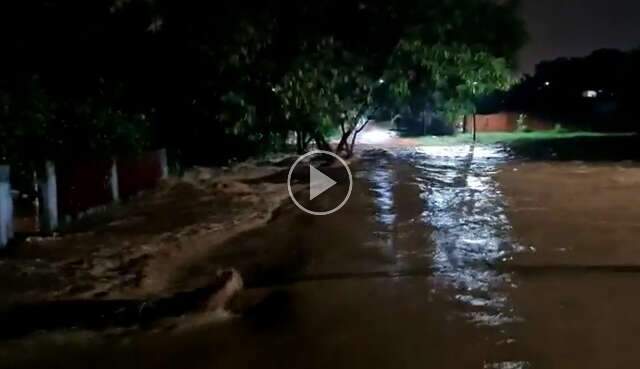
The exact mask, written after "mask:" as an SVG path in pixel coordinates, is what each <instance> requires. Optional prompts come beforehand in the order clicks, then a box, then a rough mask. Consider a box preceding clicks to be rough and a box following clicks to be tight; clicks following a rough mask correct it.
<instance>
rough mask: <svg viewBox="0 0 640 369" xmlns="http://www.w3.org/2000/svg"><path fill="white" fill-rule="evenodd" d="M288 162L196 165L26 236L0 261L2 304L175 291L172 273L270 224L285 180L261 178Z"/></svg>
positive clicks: (282, 196)
mask: <svg viewBox="0 0 640 369" xmlns="http://www.w3.org/2000/svg"><path fill="white" fill-rule="evenodd" d="M289 161H290V160H283V161H281V162H279V163H275V162H274V163H268V164H269V165H264V164H263V165H256V164H246V163H245V164H242V165H238V166H236V167H233V168H231V169H227V170H222V169H220V170H214V169H205V168H196V169H194V170H191V171H190V172H188V173H186V174H185V175H184V176H183V178H179V179H178V178H172V179H169V180H167V181H166V182H164V183H163V184H162V185H161V186H160V187H159V188H158V189H156V190H155V191H152V192H149V193H146V194H144V195H142V196H141V197H139V198H137V199H134V200H132V201H130V202H128V203H126V204H123V205H121V206H118V207H115V208H113V209H110V210H109V211H108V212H106V213H104V214H101V215H99V216H97V217H94V218H93V219H89V220H87V221H85V222H84V224H80V225H76V226H74V227H73V228H72V229H69V230H67V231H66V232H63V233H61V234H59V235H56V236H54V237H46V238H37V237H33V238H30V239H27V240H26V241H25V242H24V243H22V244H21V245H18V247H16V248H15V250H13V251H12V252H11V253H10V254H9V255H8V256H6V257H3V258H2V259H0V280H2V281H3V282H2V285H1V286H0V296H2V299H1V300H2V301H4V302H5V304H14V303H24V302H32V301H42V300H48V301H51V300H69V299H96V298H99V299H145V298H150V297H158V296H168V295H171V294H174V293H176V292H178V291H176V290H173V289H175V288H173V287H172V283H171V278H172V276H173V275H174V272H175V271H176V270H179V269H180V268H182V267H185V266H187V265H189V263H190V262H192V261H193V260H197V259H198V258H200V257H202V255H204V254H206V253H207V252H209V251H210V250H211V249H212V248H215V247H218V246H219V245H221V244H222V243H224V241H226V240H228V239H230V238H232V237H234V236H236V235H238V234H240V233H242V232H245V231H247V230H250V229H253V228H256V227H259V226H261V225H264V224H265V223H266V222H268V221H269V220H270V219H271V217H272V215H273V213H274V211H275V210H276V209H277V208H278V207H279V206H280V205H281V204H282V202H283V201H284V200H285V199H286V198H287V196H288V192H287V188H286V184H285V183H276V182H275V181H271V180H268V179H265V180H262V178H269V177H274V176H275V175H276V174H277V173H279V172H281V171H285V170H287V169H288V167H287V166H286V164H287V163H288V162H289ZM278 177H280V176H278ZM285 177H286V176H285ZM214 277H215V276H212V278H214ZM199 287H202V286H181V288H183V289H184V288H186V289H191V288H194V289H195V288H199Z"/></svg>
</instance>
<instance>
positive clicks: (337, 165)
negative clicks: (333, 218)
mask: <svg viewBox="0 0 640 369" xmlns="http://www.w3.org/2000/svg"><path fill="white" fill-rule="evenodd" d="M307 171H308V176H307ZM307 179H308V187H307V186H305V184H307V183H306V182H307ZM299 182H302V183H299ZM287 185H288V186H287V187H288V190H289V197H291V200H292V201H293V203H294V204H295V205H296V206H297V207H298V208H299V209H300V210H302V211H304V212H306V213H308V214H312V215H329V214H333V213H335V212H336V211H338V210H340V209H341V208H342V207H343V206H344V205H345V204H346V203H347V201H348V200H349V196H350V195H351V190H352V189H353V178H352V176H351V170H350V169H349V166H348V165H347V163H346V162H345V161H344V160H343V159H342V158H341V157H340V156H338V155H336V154H334V153H332V152H329V151H319V150H318V151H312V152H309V153H307V154H305V155H303V156H301V157H299V158H298V159H297V160H296V161H295V163H294V164H293V165H292V166H291V168H290V169H289V175H288V178H287ZM300 185H302V186H300ZM301 187H302V189H301ZM293 188H296V189H298V191H294V190H293ZM305 190H308V196H303V197H300V198H296V196H300V195H301V193H302V194H305V193H306V191H305ZM303 204H304V205H303Z"/></svg>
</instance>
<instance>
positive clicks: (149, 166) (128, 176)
mask: <svg viewBox="0 0 640 369" xmlns="http://www.w3.org/2000/svg"><path fill="white" fill-rule="evenodd" d="M58 167H59V169H58V170H57V177H58V196H59V207H58V211H59V212H60V214H62V215H64V216H67V215H71V216H75V215H78V214H81V213H83V212H85V211H87V210H90V209H94V208H98V207H101V206H105V205H109V204H111V203H113V202H115V201H118V200H120V199H121V198H129V197H132V196H134V195H136V194H138V193H140V192H141V191H144V190H148V189H151V188H153V187H155V186H156V185H157V184H158V182H159V181H160V180H161V179H162V178H164V177H165V176H166V174H167V170H166V153H165V150H158V151H152V152H146V153H143V154H141V155H139V156H131V157H126V158H119V159H116V160H115V161H114V160H108V159H100V160H83V161H78V162H74V163H71V164H69V165H67V166H64V167H61V166H58Z"/></svg>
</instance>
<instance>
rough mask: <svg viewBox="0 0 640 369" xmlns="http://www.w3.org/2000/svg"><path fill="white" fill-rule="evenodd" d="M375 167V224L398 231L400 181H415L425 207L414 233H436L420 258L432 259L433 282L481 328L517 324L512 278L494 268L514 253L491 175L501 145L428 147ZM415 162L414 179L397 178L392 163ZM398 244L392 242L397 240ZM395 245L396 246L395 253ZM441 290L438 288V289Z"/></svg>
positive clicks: (499, 159) (384, 160) (402, 153)
mask: <svg viewBox="0 0 640 369" xmlns="http://www.w3.org/2000/svg"><path fill="white" fill-rule="evenodd" d="M395 155H396V157H395V158H394V157H393V156H392V157H391V159H389V158H388V157H385V158H382V159H379V160H378V161H377V162H376V166H375V167H372V168H370V169H369V170H368V171H367V173H368V176H367V179H368V181H369V182H370V183H371V188H372V191H373V193H374V202H375V204H376V208H377V212H376V218H377V220H378V221H379V222H380V223H381V224H382V225H384V226H385V227H386V229H388V230H389V232H392V231H393V224H394V222H395V221H396V220H397V214H396V213H395V211H396V209H395V207H394V201H395V202H397V201H398V199H395V198H394V192H393V186H394V181H396V185H399V184H398V183H397V182H399V181H408V182H415V183H416V185H417V188H419V190H420V192H421V194H420V198H422V200H423V202H424V204H423V212H422V217H421V219H419V220H418V221H414V227H423V228H424V227H427V226H428V227H430V228H431V236H430V239H429V240H427V241H426V242H425V243H426V244H425V245H421V246H422V248H421V249H420V250H419V251H418V252H419V253H421V254H422V255H427V256H429V259H428V262H429V263H430V265H424V267H430V268H432V269H433V271H434V283H436V286H437V285H442V286H443V287H447V288H453V289H454V290H455V291H456V293H455V296H452V297H453V298H454V299H456V300H457V301H458V302H460V303H462V304H464V305H466V306H467V307H469V309H468V310H470V311H468V312H466V313H465V314H467V318H468V319H470V320H471V321H473V322H474V323H476V324H479V325H488V326H499V325H503V324H508V323H512V322H517V321H519V318H518V317H517V316H516V314H515V313H514V311H513V308H512V307H511V306H510V304H509V300H508V299H507V297H506V296H505V294H504V292H502V291H504V286H509V285H510V284H511V283H512V282H511V280H510V276H509V275H505V274H500V273H498V272H496V271H494V270H492V269H491V268H490V267H489V265H491V264H494V263H495V262H496V261H499V260H500V259H501V258H504V257H505V256H507V255H509V254H510V253H511V252H513V251H514V248H513V246H512V243H511V240H510V234H509V233H510V232H509V231H510V225H509V222H508V219H507V217H506V214H505V210H504V204H503V199H502V195H501V193H500V191H499V189H498V187H497V184H496V182H495V180H494V179H493V175H494V174H495V173H496V168H497V166H498V165H499V164H501V163H504V162H505V160H506V159H507V155H506V153H505V152H504V150H503V149H502V148H501V147H499V146H475V147H474V146H471V145H458V146H442V147H440V146H435V147H434V146H428V147H420V148H417V149H414V150H411V151H399V152H396V153H395ZM394 159H395V160H396V161H404V162H408V163H410V165H411V166H412V167H413V168H414V170H413V172H412V173H413V174H412V176H413V177H412V178H405V177H402V178H396V177H397V176H394V174H393V170H391V168H396V169H397V168H398V164H397V163H395V165H392V164H393V163H392V161H393V160H394ZM391 240H393V238H391ZM396 246H397V245H392V247H394V248H395V247H396ZM436 290H437V287H436Z"/></svg>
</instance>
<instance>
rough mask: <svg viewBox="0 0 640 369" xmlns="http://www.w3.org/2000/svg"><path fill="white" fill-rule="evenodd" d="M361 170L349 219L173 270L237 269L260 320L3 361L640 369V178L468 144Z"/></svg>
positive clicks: (240, 244) (9, 349) (326, 220)
mask: <svg viewBox="0 0 640 369" xmlns="http://www.w3.org/2000/svg"><path fill="white" fill-rule="evenodd" d="M353 171H354V175H355V177H356V178H355V183H354V190H353V194H352V197H351V199H350V201H349V203H348V204H347V205H346V206H345V207H344V208H343V209H342V210H341V211H340V212H338V213H336V214H334V215H330V216H325V217H314V216H309V215H306V214H303V213H302V212H300V211H298V210H297V209H296V208H295V207H293V206H285V207H284V208H283V209H282V211H281V212H280V214H279V216H277V217H276V219H274V220H273V221H272V222H271V223H270V224H269V226H268V227H265V228H263V229H259V230H256V231H253V232H250V233H247V234H245V235H242V236H241V237H238V238H237V239H235V240H233V241H232V242H230V244H228V245H226V246H225V247H223V248H219V249H217V250H216V251H215V252H213V253H212V254H211V255H210V256H209V257H208V258H206V259H203V260H202V261H201V263H199V264H197V265H193V266H192V267H191V268H189V269H188V270H184V271H183V272H182V273H180V274H179V275H176V276H175V278H174V283H175V284H176V285H177V286H184V287H185V288H186V287H190V286H193V285H198V284H202V283H205V282H206V281H207V280H208V278H210V276H211V274H212V273H215V271H216V270H217V268H218V267H220V266H235V267H237V268H238V269H239V270H240V271H241V272H242V273H243V275H245V276H246V283H247V287H248V294H252V293H254V294H262V293H264V294H266V295H267V296H268V297H267V298H266V299H265V300H264V301H263V302H262V303H261V304H259V305H258V306H257V307H255V308H253V309H251V310H250V311H248V312H247V313H246V315H245V316H243V317H238V318H234V319H231V320H228V321H224V322H217V323H211V324H205V325H202V326H199V327H198V328H193V329H188V330H182V331H180V332H175V331H167V332H166V333H164V332H163V333H148V332H147V333H139V334H133V335H131V334H128V335H126V336H124V337H122V336H121V337H118V336H106V337H105V336H97V335H94V334H87V333H82V332H78V333H57V334H55V335H45V336H40V337H32V338H29V339H26V340H22V341H18V342H11V343H6V344H0V345H2V346H4V347H2V346H0V367H7V368H9V367H12V368H19V367H22V368H36V367H43V368H44V367H46V368H55V367H61V368H62V367H64V368H88V367H91V368H133V367H136V368H152V367H163V368H164V367H167V368H278V369H280V368H322V369H325V368H442V369H444V368H490V369H493V368H496V369H497V368H499V369H523V368H563V369H570V368H633V367H639V366H640V350H637V349H636V338H638V337H640V316H638V311H640V298H639V297H637V293H636V288H637V286H638V284H639V283H640V248H639V244H638V242H637V241H636V237H637V236H638V235H640V222H639V220H640V218H638V216H640V213H638V210H637V209H640V207H637V205H640V204H638V203H637V200H636V198H635V197H634V196H635V195H636V194H637V189H638V186H637V185H638V184H640V169H638V168H636V167H635V166H633V165H630V164H613V163H610V164H603V163H600V164H597V165H591V164H585V163H574V162H569V163H523V162H519V161H516V160H514V159H510V158H509V155H508V154H507V152H506V151H505V150H504V149H503V148H502V147H500V146H477V147H470V146H466V145H461V146H455V147H424V148H411V149H409V148H406V149H398V150H394V151H392V152H387V153H380V152H378V153H371V154H368V155H364V157H363V158H362V160H361V161H360V162H358V164H357V165H356V166H355V167H354V168H353ZM339 192H340V191H337V192H335V193H334V194H333V195H332V192H331V191H330V192H329V193H328V194H327V195H326V196H325V197H324V199H325V200H324V201H327V203H331V202H334V201H335V199H332V196H334V195H335V196H337V195H336V194H338V193H339ZM607 198H610V201H607V200H606V199H607ZM0 329H1V327H0Z"/></svg>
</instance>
